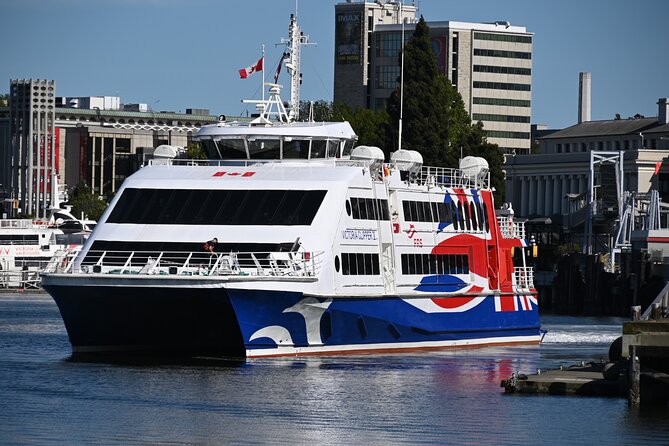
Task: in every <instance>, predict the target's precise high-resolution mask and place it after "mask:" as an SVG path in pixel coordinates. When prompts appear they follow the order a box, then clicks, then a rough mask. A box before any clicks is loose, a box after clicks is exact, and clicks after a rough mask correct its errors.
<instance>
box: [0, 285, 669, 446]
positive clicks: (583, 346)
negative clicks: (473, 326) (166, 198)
mask: <svg viewBox="0 0 669 446" xmlns="http://www.w3.org/2000/svg"><path fill="white" fill-rule="evenodd" d="M542 323H543V326H544V328H546V329H548V331H549V332H548V334H547V335H546V338H545V340H544V343H543V344H542V345H541V346H533V347H503V348H501V347H500V348H483V349H477V350H451V351H444V352H432V353H424V354H401V355H400V354H397V355H358V356H331V357H319V358H311V357H310V358H301V359H257V360H251V361H247V362H239V361H224V360H208V361H198V362H189V363H183V362H182V363H176V362H173V363H171V364H167V363H165V362H164V361H163V362H160V363H155V362H145V363H137V362H136V361H135V362H123V361H116V362H115V363H92V362H80V361H72V360H70V344H69V342H68V339H67V333H66V332H65V329H64V327H63V324H62V321H61V319H60V315H59V313H58V309H57V307H56V305H55V304H54V303H53V302H52V301H51V299H50V298H49V297H48V295H46V294H39V293H33V294H28V293H25V294H2V295H0V396H1V398H0V444H54V445H56V444H57V445H62V444H66V443H79V444H81V443H101V444H123V445H126V444H147V443H149V444H170V445H175V444H177V445H180V444H309V445H311V444H379V445H381V444H383V445H387V444H458V445H459V444H472V445H474V444H476V445H522V444H532V445H536V444H588V445H591V444H613V445H618V444H620V445H666V444H669V410H667V409H666V408H661V409H658V408H653V409H650V410H642V411H637V410H630V409H629V408H628V406H627V401H626V400H625V399H618V398H599V397H588V398H586V397H565V396H525V395H505V394H504V393H503V389H501V388H500V381H501V380H502V379H505V378H508V377H509V376H510V375H511V374H512V373H513V372H515V371H520V372H523V373H533V372H534V371H536V369H537V368H543V369H547V368H556V367H558V366H559V365H560V364H563V365H570V364H575V363H580V361H582V360H584V361H586V362H587V361H593V360H594V361H599V360H600V358H603V359H606V356H607V352H608V346H609V344H610V342H611V341H612V340H613V339H614V338H615V337H617V336H618V335H619V333H620V331H621V325H620V324H621V320H620V319H611V318H605V319H595V318H570V317H544V318H543V320H542Z"/></svg>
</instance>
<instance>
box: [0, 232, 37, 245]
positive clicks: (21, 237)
mask: <svg viewBox="0 0 669 446" xmlns="http://www.w3.org/2000/svg"><path fill="white" fill-rule="evenodd" d="M0 245H39V236H38V235H37V234H30V235H28V234H0Z"/></svg>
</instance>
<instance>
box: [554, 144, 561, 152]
mask: <svg viewBox="0 0 669 446" xmlns="http://www.w3.org/2000/svg"><path fill="white" fill-rule="evenodd" d="M555 148H556V152H557V153H562V144H556V145H555Z"/></svg>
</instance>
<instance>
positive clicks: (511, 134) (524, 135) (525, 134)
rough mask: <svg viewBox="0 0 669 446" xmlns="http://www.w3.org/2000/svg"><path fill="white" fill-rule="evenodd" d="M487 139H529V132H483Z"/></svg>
mask: <svg viewBox="0 0 669 446" xmlns="http://www.w3.org/2000/svg"><path fill="white" fill-rule="evenodd" d="M483 132H484V133H485V135H486V136H487V137H489V138H512V139H530V134H529V132H503V131H498V130H484V131H483Z"/></svg>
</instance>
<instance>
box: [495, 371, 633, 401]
mask: <svg viewBox="0 0 669 446" xmlns="http://www.w3.org/2000/svg"><path fill="white" fill-rule="evenodd" d="M620 369H622V363H621V364H614V363H608V364H604V363H589V364H587V365H585V364H584V365H574V366H570V367H566V368H560V369H557V370H546V371H537V373H536V374H534V375H522V374H514V375H513V376H512V377H511V378H509V379H505V380H503V381H502V383H501V387H504V390H505V392H506V393H529V394H547V395H590V396H615V397H624V396H626V395H627V384H626V382H625V381H624V380H623V379H621V378H620V376H622V375H620ZM605 372H606V377H605ZM616 372H617V373H616ZM607 378H609V379H607Z"/></svg>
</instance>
